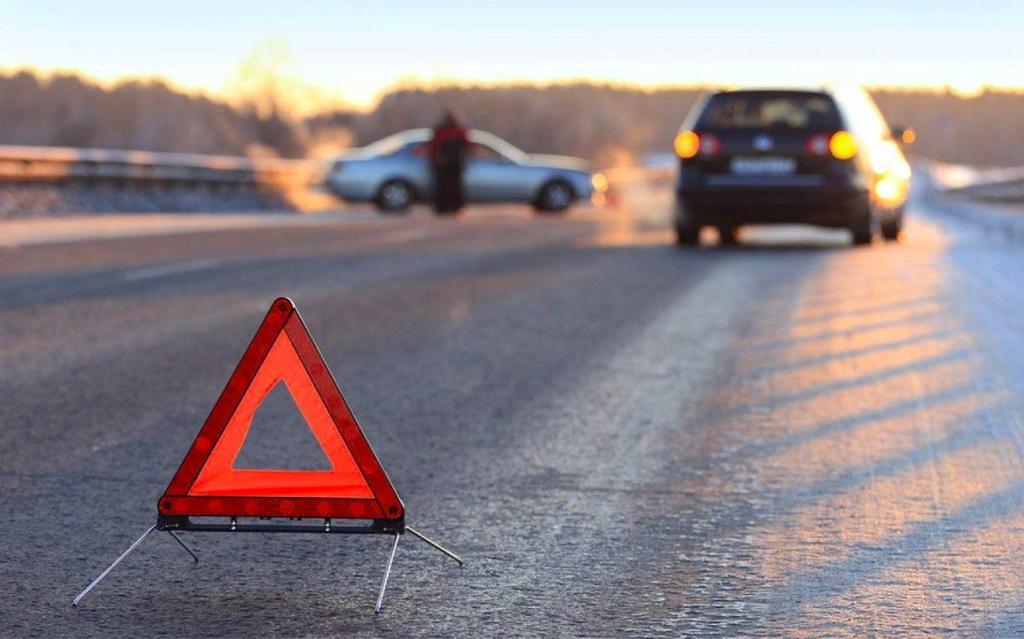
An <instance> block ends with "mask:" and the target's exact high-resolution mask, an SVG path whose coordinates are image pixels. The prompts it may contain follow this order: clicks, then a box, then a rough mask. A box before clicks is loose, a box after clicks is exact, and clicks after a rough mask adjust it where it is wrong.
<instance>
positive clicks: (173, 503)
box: [158, 298, 405, 521]
mask: <svg viewBox="0 0 1024 639" xmlns="http://www.w3.org/2000/svg"><path fill="white" fill-rule="evenodd" d="M278 384H283V385H284V387H285V388H286V389H287V391H288V392H289V393H290V394H291V396H292V399H293V400H294V401H295V405H296V407H297V408H298V409H299V412H300V413H301V414H302V416H303V418H304V419H305V421H306V424H307V425H308V426H309V429H310V430H311V431H312V432H313V435H314V437H316V441H317V443H319V444H320V447H321V448H322V449H323V452H324V455H325V456H326V457H327V460H328V462H330V466H331V469H330V470H283V469H266V470H263V469H248V468H245V469H242V468H235V466H234V463H235V459H236V458H237V457H238V453H239V452H240V451H241V450H242V446H243V445H244V444H245V438H246V435H247V434H248V433H249V427H250V426H251V425H252V419H253V416H254V415H255V414H256V410H257V409H258V408H259V407H260V404H262V403H263V400H264V399H265V398H266V397H267V395H269V394H270V391H271V390H273V389H274V388H275V387H276V386H277V385H278ZM158 508H159V511H160V514H162V515H167V516H229V517H324V518H327V517H331V518H339V519H376V520H387V521H397V520H401V519H402V518H403V517H404V515H405V508H404V506H403V505H402V501H401V499H399V498H398V494H397V493H396V492H395V489H394V488H393V487H392V485H391V481H390V480H389V479H388V476H387V474H386V473H385V472H384V469H383V468H382V467H381V465H380V462H379V461H378V460H377V456H376V455H375V454H374V453H373V449H372V448H370V444H369V443H368V442H367V441H366V438H365V437H364V436H363V432H362V430H361V429H360V428H359V424H358V423H357V422H356V420H355V417H353V416H352V412H351V411H350V410H349V408H348V405H347V404H346V403H345V399H344V398H343V397H342V396H341V391H340V390H338V386H337V384H336V383H335V382H334V378H333V377H332V376H331V373H330V371H328V369H327V364H325V363H324V360H323V358H322V357H321V356H320V352H319V351H318V350H317V348H316V345H315V344H314V343H313V338H312V337H310V335H309V331H308V330H307V329H306V326H305V324H303V323H302V319H301V318H300V317H299V312H298V310H297V309H296V308H295V306H294V304H292V302H291V300H289V299H287V298H279V299H277V300H275V301H274V304H273V306H271V307H270V311H268V312H267V316H266V317H265V318H264V319H263V323H262V324H261V325H260V327H259V330H257V331H256V335H255V336H254V337H253V338H252V342H250V344H249V347H248V348H247V349H246V351H245V355H243V356H242V360H241V361H240V362H239V363H238V367H237V368H236V369H235V372H234V373H233V374H232V375H231V379H229V380H228V383H227V386H226V387H225V388H224V391H223V392H222V393H221V395H220V398H219V399H218V400H217V403H216V404H214V406H213V410H212V411H211V412H210V416H209V417H207V418H206V423H204V424H203V427H202V429H201V430H200V431H199V435H197V436H196V439H195V441H194V442H193V443H192V447H191V448H190V449H189V451H188V454H186V455H185V459H184V460H183V461H182V462H181V466H179V467H178V471H177V472H176V473H175V474H174V478H173V479H171V483H170V485H168V486H167V490H166V491H164V495H163V497H161V498H160V502H159V504H158Z"/></svg>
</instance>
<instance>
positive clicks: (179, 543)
mask: <svg viewBox="0 0 1024 639" xmlns="http://www.w3.org/2000/svg"><path fill="white" fill-rule="evenodd" d="M167 533H168V534H170V536H171V537H173V538H174V541H176V542H178V545H179V546H181V547H182V548H184V549H185V552H187V553H188V554H190V555H192V560H193V561H195V562H196V563H197V564H198V563H199V555H197V554H195V553H194V552H192V549H191V548H189V547H188V545H187V544H186V543H185V541H184V540H183V539H182V538H181V537H179V536H178V533H176V532H174V531H173V530H168V531H167Z"/></svg>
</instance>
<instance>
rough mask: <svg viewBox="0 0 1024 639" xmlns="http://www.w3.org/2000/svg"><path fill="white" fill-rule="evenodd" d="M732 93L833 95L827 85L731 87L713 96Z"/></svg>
mask: <svg viewBox="0 0 1024 639" xmlns="http://www.w3.org/2000/svg"><path fill="white" fill-rule="evenodd" d="M732 93H818V94H831V93H832V90H831V88H830V87H828V86H825V85H818V86H775V85H771V86H745V87H730V88H727V89H719V90H717V91H712V92H711V95H722V94H724V95H728V94H732Z"/></svg>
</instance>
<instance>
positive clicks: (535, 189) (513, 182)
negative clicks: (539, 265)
mask: <svg viewBox="0 0 1024 639" xmlns="http://www.w3.org/2000/svg"><path fill="white" fill-rule="evenodd" d="M430 137H431V131H430V130H429V129H411V130H408V131H402V132H400V133H396V134H394V135H391V136H388V137H386V138H384V139H382V140H378V141H377V142H374V143H373V144H370V145H368V146H365V147H362V148H358V149H353V150H351V151H349V152H347V153H345V154H344V155H342V156H341V157H339V158H338V159H337V160H336V161H335V163H334V166H333V168H332V170H331V172H330V174H329V175H328V177H327V188H328V189H329V190H330V191H331V192H332V193H333V194H335V195H336V196H338V197H340V198H342V199H344V200H347V201H349V202H373V203H375V204H376V205H377V207H378V208H379V209H380V210H381V211H384V212H394V213H401V212H404V211H406V210H408V208H409V206H411V205H412V204H413V203H415V202H426V201H430V199H431V197H432V193H433V184H432V182H433V179H432V177H431V169H430V162H429V159H428V155H427V144H428V143H429V141H430ZM469 141H470V144H469V149H468V154H467V160H466V167H465V172H464V174H463V189H464V192H465V197H466V201H467V202H470V203H483V202H520V203H527V204H531V205H533V207H534V208H535V209H536V210H537V211H538V212H542V213H546V212H552V213H558V212H562V211H565V210H566V209H567V208H568V207H569V206H570V205H571V204H572V203H573V202H574V201H577V200H585V199H589V198H590V197H591V196H592V195H593V194H594V192H595V190H602V189H603V188H604V185H605V184H606V180H605V179H604V177H603V176H602V175H600V174H595V173H593V172H592V171H591V170H590V168H589V166H588V165H587V163H586V162H585V161H584V160H580V159H578V158H572V157H566V156H558V155H531V154H528V153H525V152H523V151H521V150H519V149H517V148H516V147H514V146H512V145H511V144H509V143H508V142H506V141H504V140H502V139H501V138H499V137H497V136H495V135H492V134H490V133H487V132H486V131H478V130H471V131H470V132H469Z"/></svg>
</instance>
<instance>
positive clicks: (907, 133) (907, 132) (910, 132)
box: [889, 126, 917, 144]
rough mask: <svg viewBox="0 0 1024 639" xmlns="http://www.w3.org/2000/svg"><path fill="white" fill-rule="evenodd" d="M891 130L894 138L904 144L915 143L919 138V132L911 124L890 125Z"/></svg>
mask: <svg viewBox="0 0 1024 639" xmlns="http://www.w3.org/2000/svg"><path fill="white" fill-rule="evenodd" d="M889 132H890V133H891V134H892V139H894V140H896V141H897V142H902V143H903V144H913V143H914V140H916V139H917V133H915V132H914V129H912V128H910V127H909V126H893V127H889Z"/></svg>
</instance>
